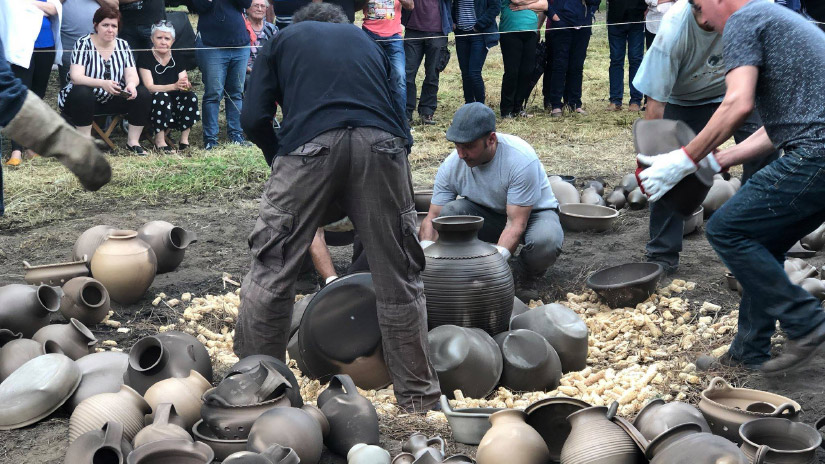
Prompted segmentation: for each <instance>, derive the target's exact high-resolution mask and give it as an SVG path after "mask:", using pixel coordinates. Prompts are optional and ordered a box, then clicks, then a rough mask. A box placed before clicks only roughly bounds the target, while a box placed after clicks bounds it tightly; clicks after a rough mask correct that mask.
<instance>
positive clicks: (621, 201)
mask: <svg viewBox="0 0 825 464" xmlns="http://www.w3.org/2000/svg"><path fill="white" fill-rule="evenodd" d="M604 201H605V203H606V204H607V206H611V207H613V208H615V209H617V210H619V209H622V208H624V205H626V204H627V195H626V194H625V191H624V189H623V188H621V187H616V188H615V189H614V190H613V191H612V192H610V195H608V196H607V198H605V199H604Z"/></svg>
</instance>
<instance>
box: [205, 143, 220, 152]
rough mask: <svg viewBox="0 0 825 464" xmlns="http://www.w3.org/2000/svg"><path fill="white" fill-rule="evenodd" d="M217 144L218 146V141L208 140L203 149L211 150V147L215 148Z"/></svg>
mask: <svg viewBox="0 0 825 464" xmlns="http://www.w3.org/2000/svg"><path fill="white" fill-rule="evenodd" d="M217 146H218V142H206V144H205V145H204V146H203V149H204V150H207V151H208V150H211V149H213V148H215V147H217Z"/></svg>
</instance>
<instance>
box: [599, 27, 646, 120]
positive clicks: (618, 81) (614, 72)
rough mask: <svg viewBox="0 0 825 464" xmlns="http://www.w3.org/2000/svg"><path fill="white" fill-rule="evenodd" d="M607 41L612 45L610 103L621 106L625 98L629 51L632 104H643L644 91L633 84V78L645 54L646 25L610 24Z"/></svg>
mask: <svg viewBox="0 0 825 464" xmlns="http://www.w3.org/2000/svg"><path fill="white" fill-rule="evenodd" d="M607 42H608V44H609V45H610V71H609V73H608V74H609V77H610V103H614V104H616V105H617V106H621V104H622V100H623V99H624V57H625V52H627V62H628V77H629V79H628V83H629V85H630V104H631V105H632V104H633V103H635V104H637V105H641V104H642V93H641V92H639V91H638V90H636V87H634V86H633V78H634V77H636V71H638V70H639V66H640V65H641V64H642V58H643V57H644V54H645V25H644V23H639V24H608V25H607Z"/></svg>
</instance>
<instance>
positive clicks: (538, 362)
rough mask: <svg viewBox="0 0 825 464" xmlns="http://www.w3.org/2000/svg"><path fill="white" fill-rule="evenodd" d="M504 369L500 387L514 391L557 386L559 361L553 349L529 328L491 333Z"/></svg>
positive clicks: (559, 374)
mask: <svg viewBox="0 0 825 464" xmlns="http://www.w3.org/2000/svg"><path fill="white" fill-rule="evenodd" d="M495 341H496V343H498V346H499V348H501V355H502V359H503V362H504V370H503V371H502V373H501V382H500V383H501V386H503V387H505V388H508V389H510V390H515V391H549V390H553V389H555V388H556V387H558V385H559V380H560V379H561V361H560V360H559V355H558V354H557V353H556V350H555V349H553V347H552V346H550V343H548V342H547V340H546V339H545V338H544V337H542V336H541V335H539V334H537V333H536V332H533V331H532V330H526V329H517V330H511V331H509V332H502V333H500V334H498V335H496V336H495Z"/></svg>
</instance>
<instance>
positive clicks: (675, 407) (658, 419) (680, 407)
mask: <svg viewBox="0 0 825 464" xmlns="http://www.w3.org/2000/svg"><path fill="white" fill-rule="evenodd" d="M681 424H696V425H697V426H699V431H700V432H706V433H710V427H709V426H708V422H707V421H706V420H705V418H704V416H702V413H701V412H699V410H698V409H696V408H695V407H693V406H692V405H690V404H687V403H681V402H679V401H673V402H670V403H665V401H664V400H663V399H661V398H657V399H655V400H652V401H650V402H648V403H647V404H646V405H645V407H644V408H642V410H641V411H639V414H638V415H636V419H634V420H633V425H634V426H635V427H636V428H637V429H638V430H639V432H641V433H642V435H644V437H645V438H646V439H648V440H653V439H654V438H656V437H658V436H659V435H661V434H663V433H665V432H667V431H668V430H670V429H672V428H674V427H676V426H677V425H681Z"/></svg>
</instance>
